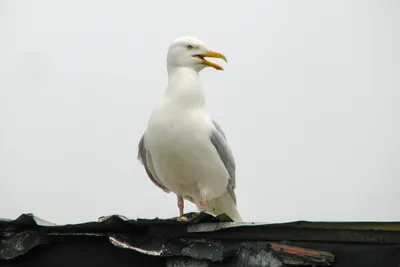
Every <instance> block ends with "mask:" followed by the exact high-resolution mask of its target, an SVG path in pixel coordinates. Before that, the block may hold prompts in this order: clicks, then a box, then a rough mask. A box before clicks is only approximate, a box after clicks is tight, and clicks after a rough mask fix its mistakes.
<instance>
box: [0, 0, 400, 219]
mask: <svg viewBox="0 0 400 267" xmlns="http://www.w3.org/2000/svg"><path fill="white" fill-rule="evenodd" d="M399 10H400V2H399V1H397V0H392V1H390V0H387V1H344V0H343V1H265V0H260V1H250V0H249V1H247V2H245V1H232V0H224V1H222V0H220V1H213V0H203V1H200V2H199V1H197V2H193V1H173V0H169V1H141V2H140V3H139V2H137V1H136V2H135V1H128V0H127V1H99V0H92V1H58V0H57V1H56V0H49V1H42V0H36V1H15V0H9V1H7V0H3V1H1V2H0V40H1V41H0V217H3V218H10V219H14V218H16V217H17V216H19V215H20V214H21V213H28V212H31V213H34V214H35V215H37V216H39V217H41V218H43V219H46V220H49V221H52V222H56V223H70V222H71V223H75V222H83V221H91V220H97V218H98V217H100V216H103V215H111V214H121V215H124V216H127V217H130V218H138V217H139V218H154V217H161V218H169V217H173V216H177V215H178V208H177V205H176V197H175V195H173V194H166V193H164V192H163V191H162V190H161V189H159V188H158V187H156V186H155V185H153V183H152V182H151V181H150V179H149V178H148V177H147V176H146V173H145V171H144V168H143V166H142V165H141V164H140V163H139V162H138V161H137V160H136V153H137V144H138V142H139V139H140V137H141V135H142V134H143V131H144V130H145V127H146V124H147V120H148V118H149V115H150V113H151V111H152V109H153V107H154V106H155V105H156V104H157V101H158V100H159V99H160V97H161V96H162V94H163V92H164V90H165V86H166V83H167V73H166V62H165V61H166V53H167V49H168V46H169V44H170V43H171V42H172V41H173V40H174V39H175V38H177V37H180V36H183V35H191V36H195V37H197V38H199V39H201V40H202V41H204V42H205V43H206V44H207V45H208V47H209V48H210V49H212V50H215V51H218V52H222V53H224V54H225V55H226V56H227V58H228V64H225V63H224V64H223V66H224V68H225V71H223V72H221V71H215V70H213V69H211V68H209V69H206V70H204V71H203V72H202V73H201V76H202V78H203V81H204V82H203V83H204V87H205V93H206V105H207V109H208V111H209V112H210V113H211V115H212V116H213V118H214V119H216V120H217V121H218V122H219V123H220V124H221V126H222V127H223V129H224V131H225V133H226V135H227V138H228V142H229V144H230V146H231V148H232V150H233V152H234V155H235V158H236V164H237V189H236V192H237V193H236V194H237V199H238V208H239V211H240V213H241V214H242V217H243V218H244V220H245V221H257V222H261V221H263V222H281V221H292V220H318V221H342V220H352V221H355V220H357V221H360V220H362V221H365V220H369V221H371V220H374V221H375V220H400V212H399V206H398V205H399V203H400V118H399V117H400V116H399V115H400V105H399V103H400V52H399V47H400V31H399V27H400V17H399ZM185 211H187V212H189V211H196V209H195V207H194V206H193V205H191V204H189V203H186V209H185Z"/></svg>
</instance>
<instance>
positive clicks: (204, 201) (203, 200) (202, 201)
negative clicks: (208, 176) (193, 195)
mask: <svg viewBox="0 0 400 267" xmlns="http://www.w3.org/2000/svg"><path fill="white" fill-rule="evenodd" d="M206 205H207V198H206V197H205V196H202V197H201V198H200V210H202V211H203V210H205V209H206Z"/></svg>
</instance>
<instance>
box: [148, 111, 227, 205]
mask: <svg viewBox="0 0 400 267" xmlns="http://www.w3.org/2000/svg"><path fill="white" fill-rule="evenodd" d="M212 127H213V125H212V121H211V119H210V118H209V116H208V114H207V113H206V112H205V111H204V110H203V109H190V110H184V111H183V110H179V109H178V108H173V107H171V106H168V105H164V106H162V107H160V108H158V109H156V110H155V111H154V112H153V114H152V116H151V118H150V121H149V125H148V128H147V131H146V145H147V147H148V149H149V151H150V154H151V156H152V160H153V165H154V168H155V171H156V173H157V175H158V177H159V179H160V180H161V181H162V182H163V184H164V185H165V186H166V187H168V188H169V189H170V190H171V191H172V192H174V193H176V194H178V195H181V196H184V197H185V196H188V197H191V198H192V199H194V200H195V202H197V203H198V201H199V199H200V193H201V192H203V194H204V193H205V194H206V195H207V198H208V199H213V198H216V197H219V196H221V195H222V194H223V193H224V192H225V190H226V186H227V183H228V179H229V174H228V172H227V171H226V169H225V166H224V165H223V163H222V161H221V160H220V158H219V155H218V153H217V151H216V150H215V148H214V147H213V145H212V143H211V142H210V133H211V129H212Z"/></svg>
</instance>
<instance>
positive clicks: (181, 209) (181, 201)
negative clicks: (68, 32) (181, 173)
mask: <svg viewBox="0 0 400 267" xmlns="http://www.w3.org/2000/svg"><path fill="white" fill-rule="evenodd" d="M177 197H178V208H179V217H182V215H183V208H184V205H185V204H184V202H183V198H182V196H177Z"/></svg>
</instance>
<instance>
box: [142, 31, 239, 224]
mask: <svg viewBox="0 0 400 267" xmlns="http://www.w3.org/2000/svg"><path fill="white" fill-rule="evenodd" d="M205 57H216V58H222V59H224V60H225V61H226V58H225V56H224V55H222V54H220V53H216V52H213V51H210V50H209V49H207V47H206V46H205V44H204V43H203V42H201V41H200V40H198V39H196V38H193V37H181V38H178V39H177V40H175V41H174V42H173V43H172V44H171V46H170V48H169V51H168V55H167V69H168V86H167V89H166V91H165V93H164V96H163V98H162V99H161V101H160V103H159V104H158V106H157V107H156V108H155V109H154V111H153V112H152V114H151V116H150V119H149V122H148V126H147V129H146V131H145V133H144V134H143V136H142V138H141V140H140V143H139V153H138V158H139V159H140V160H142V162H143V164H144V166H145V169H146V172H147V174H148V176H149V177H150V179H151V180H152V181H153V182H154V183H155V184H156V185H157V186H159V187H160V188H162V189H163V190H164V191H165V192H173V193H175V194H176V195H177V197H178V206H179V210H180V215H182V214H183V200H182V198H183V199H187V200H189V201H191V202H193V203H194V204H195V205H196V206H197V207H198V208H199V210H202V211H207V212H210V213H212V214H215V215H219V214H222V213H226V214H227V215H228V216H230V217H231V218H232V219H233V220H234V221H242V218H241V216H240V215H239V213H238V211H237V208H236V197H235V193H234V189H235V161H234V158H233V155H232V152H231V150H230V148H229V146H228V144H227V141H226V138H225V135H224V133H223V131H222V129H221V127H220V126H219V125H218V124H217V123H216V122H215V121H214V120H212V118H211V117H210V116H209V115H208V113H207V112H206V110H205V108H204V106H205V100H204V93H203V88H202V84H201V80H200V75H199V72H200V71H201V70H203V69H204V68H205V67H207V66H209V67H213V68H215V69H219V70H222V67H220V66H218V65H217V64H215V63H212V62H209V61H207V60H206V59H205Z"/></svg>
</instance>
